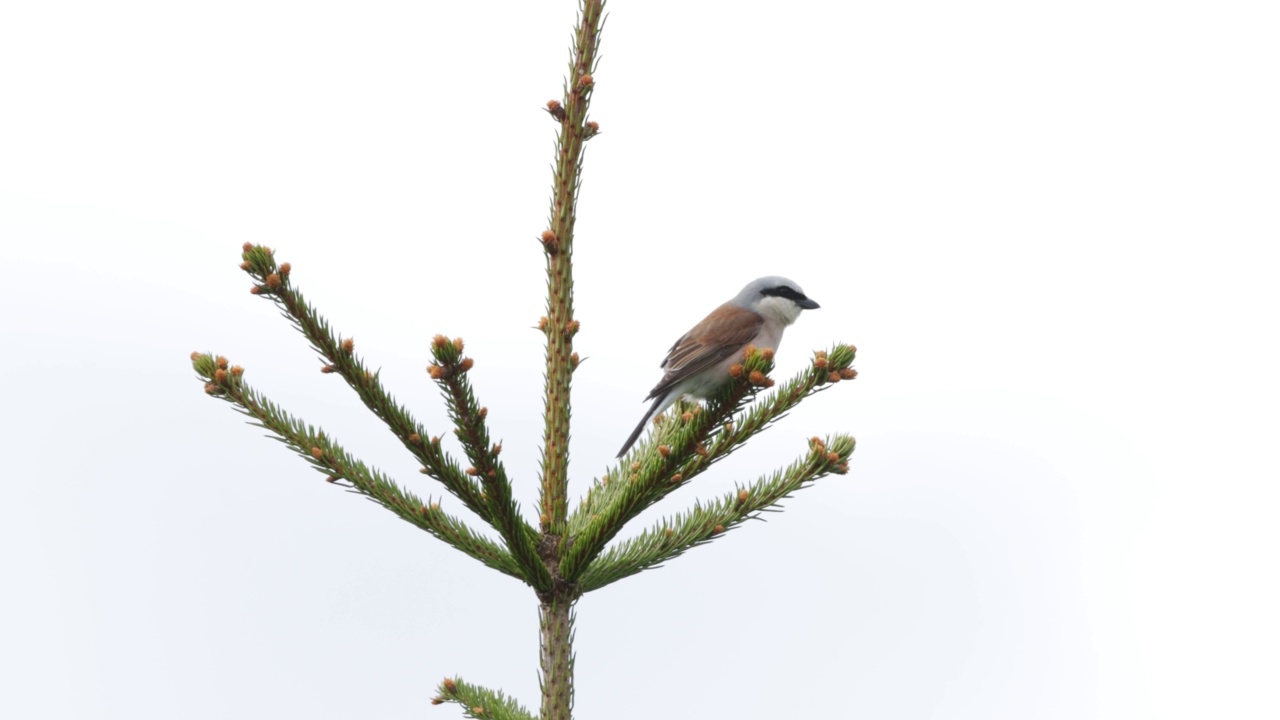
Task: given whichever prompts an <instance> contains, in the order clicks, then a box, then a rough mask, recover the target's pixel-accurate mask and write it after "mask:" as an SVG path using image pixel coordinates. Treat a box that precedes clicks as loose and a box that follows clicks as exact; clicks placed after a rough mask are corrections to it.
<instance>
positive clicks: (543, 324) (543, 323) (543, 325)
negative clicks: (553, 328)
mask: <svg viewBox="0 0 1280 720" xmlns="http://www.w3.org/2000/svg"><path fill="white" fill-rule="evenodd" d="M550 322H551V321H550V320H548V319H547V316H546V315H543V316H542V317H540V318H538V329H539V330H546V329H547V324H548V323H550Z"/></svg>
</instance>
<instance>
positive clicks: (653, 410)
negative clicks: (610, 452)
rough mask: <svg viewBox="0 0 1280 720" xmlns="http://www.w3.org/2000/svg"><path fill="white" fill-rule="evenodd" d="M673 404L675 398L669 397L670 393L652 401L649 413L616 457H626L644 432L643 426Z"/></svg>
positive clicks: (632, 432)
mask: <svg viewBox="0 0 1280 720" xmlns="http://www.w3.org/2000/svg"><path fill="white" fill-rule="evenodd" d="M673 402H675V398H673V397H671V396H670V393H668V394H667V395H664V396H661V397H659V398H658V399H656V400H654V401H653V405H651V406H650V407H649V412H647V413H645V414H644V417H643V418H641V420H640V424H639V425H636V429H635V430H632V431H631V437H629V438H627V441H626V442H625V443H623V444H622V449H621V450H619V451H618V457H622V456H623V455H626V454H627V451H628V450H630V449H631V446H632V445H635V444H636V440H638V439H639V438H640V433H642V432H644V426H645V425H648V424H649V422H650V421H651V420H653V419H654V418H655V417H657V416H658V414H659V413H661V412H662V411H663V410H666V409H667V408H668V407H670V406H671V403H673Z"/></svg>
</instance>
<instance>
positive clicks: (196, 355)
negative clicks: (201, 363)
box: [191, 350, 204, 362]
mask: <svg viewBox="0 0 1280 720" xmlns="http://www.w3.org/2000/svg"><path fill="white" fill-rule="evenodd" d="M202 355H204V353H202V352H200V351H199V350H194V351H192V353H191V361H192V362H195V361H196V360H199V359H200V357H201V356H202Z"/></svg>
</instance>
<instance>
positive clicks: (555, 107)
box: [547, 100, 566, 122]
mask: <svg viewBox="0 0 1280 720" xmlns="http://www.w3.org/2000/svg"><path fill="white" fill-rule="evenodd" d="M547 112H548V113H550V114H551V117H553V118H555V119H556V120H559V121H560V122H564V119H565V117H566V116H565V112H564V108H563V107H561V106H560V101H559V100H548V101H547Z"/></svg>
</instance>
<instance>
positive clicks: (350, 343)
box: [342, 338, 356, 355]
mask: <svg viewBox="0 0 1280 720" xmlns="http://www.w3.org/2000/svg"><path fill="white" fill-rule="evenodd" d="M355 349H356V341H355V340H352V339H351V338H347V339H346V340H343V341H342V352H344V353H346V354H348V355H350V354H351V353H352V352H353V351H354V350H355Z"/></svg>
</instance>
